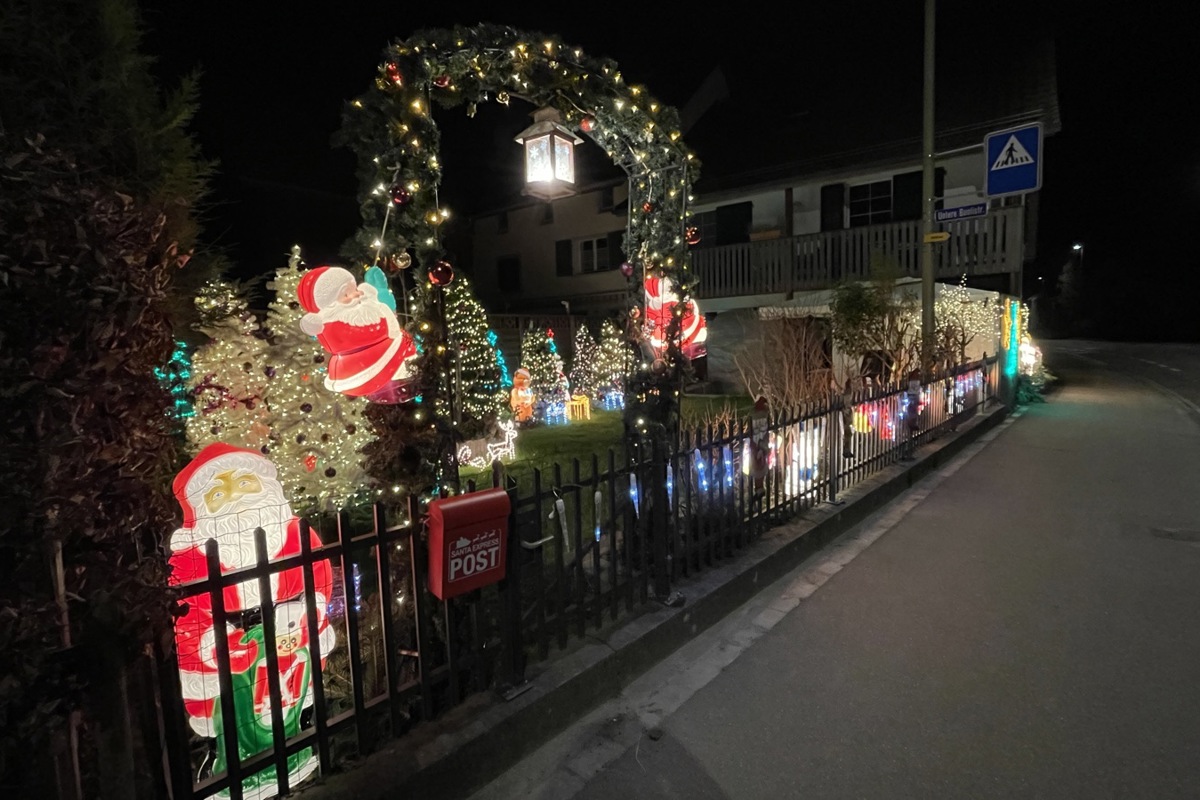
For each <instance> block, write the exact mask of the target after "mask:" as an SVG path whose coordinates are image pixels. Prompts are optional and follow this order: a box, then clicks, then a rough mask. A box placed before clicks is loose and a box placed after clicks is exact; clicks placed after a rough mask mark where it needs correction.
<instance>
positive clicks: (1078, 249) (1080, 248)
mask: <svg viewBox="0 0 1200 800" xmlns="http://www.w3.org/2000/svg"><path fill="white" fill-rule="evenodd" d="M1071 249H1072V250H1074V251H1075V252H1076V253H1079V268H1080V269H1083V242H1076V243H1075V244H1073V245H1071Z"/></svg>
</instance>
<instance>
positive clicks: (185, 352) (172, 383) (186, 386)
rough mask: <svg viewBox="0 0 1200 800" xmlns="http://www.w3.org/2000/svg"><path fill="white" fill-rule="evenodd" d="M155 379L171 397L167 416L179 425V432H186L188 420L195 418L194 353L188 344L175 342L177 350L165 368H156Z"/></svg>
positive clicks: (173, 352) (172, 352)
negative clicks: (185, 426)
mask: <svg viewBox="0 0 1200 800" xmlns="http://www.w3.org/2000/svg"><path fill="white" fill-rule="evenodd" d="M154 377H155V378H157V379H158V382H159V385H161V386H162V387H164V388H165V389H166V390H167V393H168V394H169V395H170V396H171V407H170V408H169V409H168V410H167V415H168V416H170V417H171V419H172V420H174V421H175V423H176V424H177V425H178V428H177V429H176V430H177V432H179V433H183V432H184V425H185V422H186V420H188V419H189V418H190V417H193V416H195V414H196V407H195V406H194V405H193V404H192V388H191V385H192V351H191V347H189V346H188V343H187V342H184V341H180V340H178V339H176V340H175V349H174V350H172V351H171V358H170V359H168V361H167V363H166V365H165V366H161V367H155V368H154Z"/></svg>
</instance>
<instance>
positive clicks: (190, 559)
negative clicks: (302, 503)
mask: <svg viewBox="0 0 1200 800" xmlns="http://www.w3.org/2000/svg"><path fill="white" fill-rule="evenodd" d="M173 489H174V493H175V497H176V498H177V499H178V500H179V504H180V506H182V508H183V526H182V527H180V528H178V529H177V530H176V531H175V532H174V533H173V534H172V536H171V543H170V546H171V556H170V559H169V563H170V565H171V568H172V572H171V577H170V582H171V584H172V585H176V586H184V587H186V585H187V584H189V583H192V582H193V581H202V580H204V579H205V578H207V577H208V567H207V561H206V558H205V553H204V548H205V544H206V542H207V541H208V540H209V539H216V540H217V544H218V548H219V549H218V554H219V557H220V562H221V572H222V574H225V573H228V572H232V571H234V570H237V569H242V568H244V567H249V566H253V565H254V564H256V563H257V559H256V556H255V548H254V530H255V528H258V527H261V528H262V529H263V530H264V532H265V533H266V538H267V556H268V559H269V560H271V561H277V560H279V559H281V558H285V557H288V556H294V555H299V554H300V552H301V549H300V524H299V520H298V519H297V518H296V517H295V516H294V515H293V514H292V510H291V506H290V505H289V504H288V501H287V498H286V497H285V496H284V494H283V488H282V486H281V485H280V483H279V481H278V480H277V479H276V470H275V465H274V464H272V463H271V462H270V460H269V459H267V458H265V457H264V456H263V455H261V454H260V453H258V452H255V451H253V450H244V449H241V448H236V447H231V446H230V445H227V444H223V443H216V444H211V445H209V446H207V447H205V448H204V449H203V450H201V451H200V453H199V454H197V455H196V457H195V458H194V459H193V460H192V461H191V463H190V464H188V465H187V467H185V468H184V469H183V470H182V471H181V472H180V473H179V475H178V476H177V477H176V478H175V482H174V485H173ZM309 543H310V545H311V548H312V549H313V550H315V549H317V548H319V547H320V546H321V541H320V539H319V538H318V537H317V535H316V534H315V533H313V532H312V531H310V532H309ZM312 569H313V589H314V592H313V605H314V606H315V608H316V613H317V632H318V637H319V641H320V648H321V657H322V659H321V660H322V662H324V659H325V656H326V655H328V653H329V652H330V651H331V650H332V649H333V647H334V645H335V644H336V634H335V632H334V630H333V629H332V628H331V627H330V625H329V618H328V616H327V613H326V611H327V607H328V604H329V599H330V594H331V592H332V587H333V576H332V571H331V569H330V564H329V562H328V561H326V560H322V561H317V562H315V563H314V564H313V568H312ZM270 583H271V597H269V598H263V597H261V595H260V591H259V581H258V579H257V578H250V579H247V580H245V581H243V582H242V583H240V584H238V585H236V586H230V587H227V588H225V589H224V600H225V609H226V613H227V615H228V620H229V621H228V622H227V624H226V626H225V630H224V631H217V630H216V629H215V628H214V626H213V610H212V596H211V595H210V594H209V593H208V592H200V593H198V594H192V595H187V594H186V588H185V590H184V597H183V602H184V603H186V604H187V610H186V612H185V613H184V614H183V616H182V617H180V618H179V619H177V620H176V622H175V645H176V651H177V655H178V659H179V677H180V682H181V684H182V687H183V698H184V705H185V707H186V709H187V712H188V715H189V717H190V721H191V725H192V728H193V729H194V730H195V731H196V732H197V733H199V734H200V735H202V736H208V737H212V736H215V735H216V734H217V732H216V731H215V730H214V726H213V711H214V706H215V704H216V702H217V698H218V697H219V695H220V685H219V682H218V679H217V656H216V637H217V636H218V635H221V636H224V637H226V640H227V641H228V642H229V655H230V667H231V671H232V672H234V673H242V672H246V671H247V670H250V669H256V670H257V669H260V668H262V666H263V664H264V663H265V657H266V655H265V653H263V652H259V647H258V644H257V642H255V641H249V642H247V643H243V642H242V639H243V636H244V634H245V631H246V629H249V628H251V627H252V626H253V625H257V624H261V621H262V619H263V615H264V614H271V615H272V618H274V619H276V621H277V624H278V623H279V622H280V621H281V619H282V620H285V621H287V623H289V624H291V626H292V627H295V625H296V624H297V623H298V622H300V621H303V622H305V624H306V619H305V618H304V617H303V611H301V609H302V608H303V607H304V573H303V572H302V570H301V568H300V567H292V568H289V569H285V570H282V571H280V572H277V573H274V574H272V575H271V576H270ZM284 604H286V605H284ZM288 609H290V610H288ZM281 610H288V611H287V613H283V614H282V616H281ZM282 635H284V631H277V638H278V637H279V636H282ZM280 667H281V671H283V672H286V669H285V667H286V664H285V663H284V660H282V659H281V661H280ZM283 677H284V678H285V681H284V683H285V686H287V688H288V689H289V690H291V693H293V694H294V693H295V690H297V689H300V687H292V686H290V682H289V681H288V680H287V677H288V676H287V675H286V674H285V675H284V676H283ZM303 691H304V693H305V697H304V698H303V702H304V705H305V706H307V705H311V703H312V695H311V687H309V686H305V687H303ZM296 699H299V698H296ZM285 705H287V704H286V703H285Z"/></svg>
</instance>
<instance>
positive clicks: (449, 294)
mask: <svg viewBox="0 0 1200 800" xmlns="http://www.w3.org/2000/svg"><path fill="white" fill-rule="evenodd" d="M445 296H446V327H447V336H446V339H447V343H448V345H449V346H450V348H451V352H452V353H455V354H456V358H454V359H453V360H452V362H451V365H452V368H453V370H454V376H453V380H452V385H453V386H454V387H455V397H456V398H457V402H456V403H455V409H454V412H455V414H454V415H451V414H450V412H449V410H448V409H444V408H442V409H439V412H440V413H443V414H446V415H447V416H455V415H456V416H455V419H456V422H457V423H458V424H457V427H458V430H459V433H460V434H461V435H462V436H463V437H464V438H467V439H471V438H475V437H477V436H482V435H484V434H485V433H486V432H487V431H489V430H490V429H491V428H492V427H493V426H494V425H495V423H496V420H497V418H498V417H499V415H500V411H501V408H502V407H503V405H504V400H505V397H506V394H504V393H503V387H502V383H501V373H500V362H499V359H498V357H497V354H496V349H495V347H493V346H492V345H491V344H490V343H489V337H488V334H489V333H490V332H491V331H489V330H488V321H487V315H486V314H485V313H484V311H483V306H482V305H480V304H479V301H478V300H476V299H475V297H474V295H473V294H472V293H471V287H470V283H469V282H468V281H467V279H466V278H465V277H460V278H458V280H456V281H454V282H453V283H451V284H450V285H449V286H447V287H446V290H445ZM492 338H493V339H494V338H495V337H494V335H493V337H492ZM510 382H511V381H510Z"/></svg>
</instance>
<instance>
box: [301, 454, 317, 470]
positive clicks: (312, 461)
mask: <svg viewBox="0 0 1200 800" xmlns="http://www.w3.org/2000/svg"><path fill="white" fill-rule="evenodd" d="M304 468H305V469H306V470H308V471H309V472H312V471H313V470H314V469H316V468H317V457H316V456H314V455H313V454H312V453H309V454H308V455H306V456H305V457H304Z"/></svg>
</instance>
